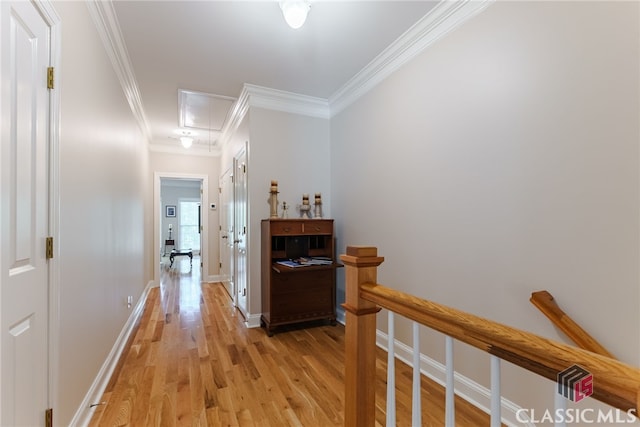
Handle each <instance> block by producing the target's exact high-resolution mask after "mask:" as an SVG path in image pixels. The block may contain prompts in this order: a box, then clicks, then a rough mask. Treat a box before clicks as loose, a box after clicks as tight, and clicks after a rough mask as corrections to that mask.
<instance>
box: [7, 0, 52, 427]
mask: <svg viewBox="0 0 640 427" xmlns="http://www.w3.org/2000/svg"><path fill="white" fill-rule="evenodd" d="M0 20H1V21H0V29H1V33H0V40H2V47H1V48H0V52H2V56H1V60H2V62H1V64H2V80H1V82H2V86H1V88H0V89H1V97H0V99H1V100H2V101H1V102H2V107H1V110H2V120H3V122H2V131H1V132H2V133H1V136H0V140H1V141H2V143H1V144H2V146H1V150H2V152H1V155H0V160H1V162H2V163H1V166H0V169H1V170H2V171H3V172H2V195H3V200H2V202H3V204H2V207H1V209H2V210H1V215H0V217H1V223H0V224H1V230H0V234H1V235H2V252H1V258H0V266H1V272H0V274H1V276H0V304H1V310H0V313H1V317H0V331H1V333H2V337H1V338H2V342H1V344H0V345H1V358H0V360H1V361H2V363H1V371H0V383H1V384H2V386H1V387H2V390H1V393H2V401H1V405H2V407H1V408H0V409H1V410H0V414H1V417H2V418H1V419H0V425H28V426H37V425H43V424H44V419H45V417H44V413H45V410H46V408H47V406H48V405H47V404H48V392H47V390H48V354H49V350H48V328H49V312H48V287H49V275H48V267H47V260H46V257H45V246H46V237H47V234H48V200H49V196H48V176H49V171H48V163H49V162H48V151H47V150H48V143H49V141H48V134H49V93H48V89H47V87H46V81H47V78H46V76H47V74H46V73H47V67H48V65H49V54H50V45H49V43H50V41H49V31H50V29H49V27H48V25H47V23H46V22H45V21H44V20H43V18H42V17H41V15H40V14H39V12H38V10H37V9H36V7H35V6H34V5H33V4H32V3H31V2H20V1H18V2H0ZM5 202H6V203H5Z"/></svg>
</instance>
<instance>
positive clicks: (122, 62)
mask: <svg viewBox="0 0 640 427" xmlns="http://www.w3.org/2000/svg"><path fill="white" fill-rule="evenodd" d="M85 4H86V5H87V8H88V9H89V15H91V18H92V19H93V23H94V25H95V27H96V29H97V30H98V34H99V35H100V38H101V39H102V43H103V44H104V47H105V50H106V51H107V56H109V59H110V60H111V64H112V65H113V69H114V70H115V72H116V75H117V77H118V80H119V81H120V85H121V86H122V89H123V91H124V95H125V97H126V98H127V102H128V103H129V107H130V108H131V112H132V113H133V115H134V117H135V119H136V121H137V122H138V125H139V126H140V129H141V130H142V133H143V135H144V137H145V139H146V141H147V142H148V141H150V140H151V130H150V128H149V123H148V121H147V117H146V115H145V113H144V108H143V107H142V97H141V96H140V90H139V89H138V83H137V82H136V78H135V75H134V73H133V67H132V65H131V60H130V59H129V53H128V51H127V47H126V45H125V43H124V40H123V38H122V32H121V31H120V24H119V23H118V18H117V16H116V12H115V10H114V9H113V3H112V1H111V0H103V1H93V0H86V1H85Z"/></svg>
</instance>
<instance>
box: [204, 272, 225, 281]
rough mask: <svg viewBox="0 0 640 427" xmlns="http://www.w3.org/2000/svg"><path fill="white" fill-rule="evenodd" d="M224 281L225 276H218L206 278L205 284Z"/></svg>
mask: <svg viewBox="0 0 640 427" xmlns="http://www.w3.org/2000/svg"><path fill="white" fill-rule="evenodd" d="M224 281H225V276H223V275H220V274H216V275H213V276H207V283H217V282H224Z"/></svg>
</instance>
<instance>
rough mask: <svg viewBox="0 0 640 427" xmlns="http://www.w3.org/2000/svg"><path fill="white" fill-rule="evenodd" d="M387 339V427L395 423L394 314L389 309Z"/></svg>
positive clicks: (392, 426) (393, 426) (393, 425)
mask: <svg viewBox="0 0 640 427" xmlns="http://www.w3.org/2000/svg"><path fill="white" fill-rule="evenodd" d="M388 319H389V322H388V328H387V329H389V333H388V340H387V349H388V350H387V427H395V425H396V363H395V362H396V358H395V337H394V329H395V322H394V319H395V317H394V314H393V311H389V316H388Z"/></svg>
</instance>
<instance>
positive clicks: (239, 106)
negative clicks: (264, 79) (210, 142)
mask: <svg viewBox="0 0 640 427" xmlns="http://www.w3.org/2000/svg"><path fill="white" fill-rule="evenodd" d="M250 107H256V108H264V109H267V110H275V111H282V112H285V113H291V114H301V115H303V116H310V117H316V118H320V119H329V103H328V101H327V100H326V99H324V98H316V97H313V96H307V95H300V94H298V93H293V92H286V91H283V90H278V89H271V88H268V87H264V86H257V85H253V84H249V83H245V84H244V85H243V86H242V91H241V92H240V95H239V96H238V100H237V101H236V103H235V104H234V105H233V107H232V108H231V113H230V115H229V120H228V121H227V122H226V124H225V127H224V129H223V130H222V136H221V137H220V142H221V144H220V145H221V146H224V145H226V143H227V142H229V139H230V138H231V135H233V134H234V133H235V131H236V130H237V129H238V126H240V123H241V122H242V119H243V118H244V116H245V115H246V114H247V112H248V111H249V108H250Z"/></svg>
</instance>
